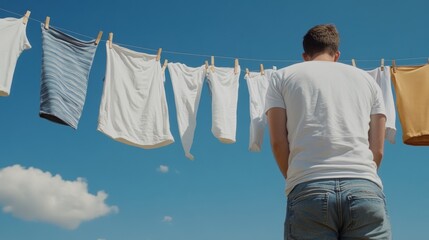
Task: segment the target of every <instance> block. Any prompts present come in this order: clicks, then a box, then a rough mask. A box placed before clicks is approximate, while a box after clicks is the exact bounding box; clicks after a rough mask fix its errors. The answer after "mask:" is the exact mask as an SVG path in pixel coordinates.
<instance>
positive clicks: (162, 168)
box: [158, 165, 168, 173]
mask: <svg viewBox="0 0 429 240" xmlns="http://www.w3.org/2000/svg"><path fill="white" fill-rule="evenodd" d="M158 171H159V172H161V173H168V166H166V165H159V168H158Z"/></svg>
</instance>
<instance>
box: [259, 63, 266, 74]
mask: <svg viewBox="0 0 429 240" xmlns="http://www.w3.org/2000/svg"><path fill="white" fill-rule="evenodd" d="M259 71H260V72H261V75H265V70H264V64H262V63H261V65H259Z"/></svg>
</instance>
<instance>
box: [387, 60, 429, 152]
mask: <svg viewBox="0 0 429 240" xmlns="http://www.w3.org/2000/svg"><path fill="white" fill-rule="evenodd" d="M391 74H392V81H393V84H394V87H395V92H396V106H397V108H398V115H399V120H400V121H401V125H402V140H403V141H404V143H405V144H408V145H415V146H428V145H429V65H424V66H404V67H395V69H393V68H391Z"/></svg>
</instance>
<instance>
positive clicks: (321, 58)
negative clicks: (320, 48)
mask: <svg viewBox="0 0 429 240" xmlns="http://www.w3.org/2000/svg"><path fill="white" fill-rule="evenodd" d="M311 61H328V62H335V56H332V55H330V54H329V53H321V54H319V55H316V56H314V57H313V58H312V59H311Z"/></svg>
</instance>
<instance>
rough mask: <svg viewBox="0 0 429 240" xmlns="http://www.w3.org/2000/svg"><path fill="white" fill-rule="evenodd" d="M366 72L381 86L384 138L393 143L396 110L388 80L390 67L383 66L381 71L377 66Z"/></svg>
mask: <svg viewBox="0 0 429 240" xmlns="http://www.w3.org/2000/svg"><path fill="white" fill-rule="evenodd" d="M367 72H368V73H369V75H371V76H372V77H373V78H374V79H375V81H376V82H377V84H378V86H379V87H380V88H381V92H382V94H383V99H384V105H385V108H386V117H387V121H386V139H387V140H388V141H389V142H390V143H392V144H393V143H395V136H396V110H395V103H394V100H393V94H392V84H391V82H390V67H388V66H385V67H384V70H383V71H381V68H380V67H378V68H376V69H374V70H371V71H367Z"/></svg>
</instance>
